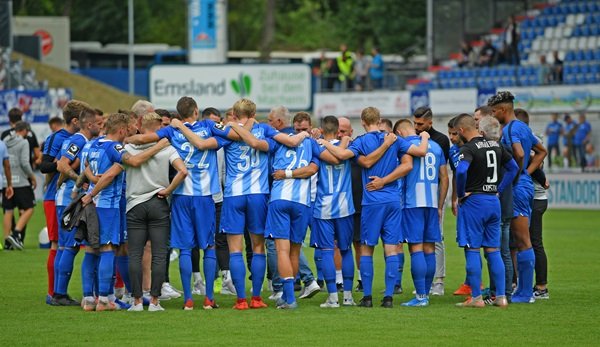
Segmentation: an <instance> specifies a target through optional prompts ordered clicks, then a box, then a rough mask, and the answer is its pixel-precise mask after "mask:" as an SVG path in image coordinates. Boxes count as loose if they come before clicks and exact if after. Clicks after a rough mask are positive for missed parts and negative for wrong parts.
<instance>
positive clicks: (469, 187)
mask: <svg viewBox="0 0 600 347" xmlns="http://www.w3.org/2000/svg"><path fill="white" fill-rule="evenodd" d="M455 128H457V129H458V131H459V134H460V136H461V138H462V140H463V142H464V143H465V144H464V145H463V146H462V147H461V148H460V157H459V158H460V161H459V163H458V166H457V168H456V187H457V196H458V199H459V203H460V205H459V212H458V221H457V225H458V227H457V237H456V238H457V241H458V245H459V247H462V248H464V251H465V258H466V270H467V282H468V284H469V286H470V287H471V291H472V297H469V298H468V299H467V300H466V301H465V302H463V303H459V304H457V306H460V307H478V308H481V307H484V306H485V303H484V302H483V298H482V297H481V288H480V286H481V255H480V248H482V247H483V248H484V251H485V252H486V253H487V260H488V262H489V263H490V267H489V268H490V271H491V276H492V277H493V278H494V283H496V300H495V302H494V305H496V306H500V307H506V306H507V305H508V302H507V301H506V296H505V289H506V288H505V287H504V263H503V262H502V257H501V255H500V250H499V248H500V201H499V200H498V197H497V196H496V195H497V193H498V192H502V191H503V190H504V189H505V188H507V187H508V189H510V183H511V182H512V180H513V179H514V177H515V176H516V173H517V170H518V167H517V164H516V163H515V161H514V160H513V159H512V158H511V156H510V154H509V153H508V152H507V151H506V150H504V149H503V148H502V147H501V146H500V144H498V142H497V141H492V140H486V139H485V138H484V137H482V136H481V135H480V134H479V132H478V131H477V128H476V124H475V119H473V117H471V116H469V115H461V116H458V117H457V119H456V121H455ZM500 165H502V166H503V167H504V168H505V169H506V173H505V174H504V177H502V180H500V176H501V172H500ZM499 181H500V183H498V182H499Z"/></svg>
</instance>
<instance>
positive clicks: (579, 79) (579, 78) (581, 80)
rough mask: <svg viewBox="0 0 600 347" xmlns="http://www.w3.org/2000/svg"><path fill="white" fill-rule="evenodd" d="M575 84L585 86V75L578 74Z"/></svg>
mask: <svg viewBox="0 0 600 347" xmlns="http://www.w3.org/2000/svg"><path fill="white" fill-rule="evenodd" d="M575 83H577V84H583V83H585V75H584V74H582V73H578V74H576V75H575Z"/></svg>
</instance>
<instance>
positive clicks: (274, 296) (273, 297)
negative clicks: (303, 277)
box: [269, 291, 283, 301]
mask: <svg viewBox="0 0 600 347" xmlns="http://www.w3.org/2000/svg"><path fill="white" fill-rule="evenodd" d="M282 296H283V291H279V292H273V294H271V295H270V296H269V300H273V301H277V300H279V299H281V297H282Z"/></svg>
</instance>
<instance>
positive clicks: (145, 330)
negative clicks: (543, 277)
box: [0, 205, 600, 346]
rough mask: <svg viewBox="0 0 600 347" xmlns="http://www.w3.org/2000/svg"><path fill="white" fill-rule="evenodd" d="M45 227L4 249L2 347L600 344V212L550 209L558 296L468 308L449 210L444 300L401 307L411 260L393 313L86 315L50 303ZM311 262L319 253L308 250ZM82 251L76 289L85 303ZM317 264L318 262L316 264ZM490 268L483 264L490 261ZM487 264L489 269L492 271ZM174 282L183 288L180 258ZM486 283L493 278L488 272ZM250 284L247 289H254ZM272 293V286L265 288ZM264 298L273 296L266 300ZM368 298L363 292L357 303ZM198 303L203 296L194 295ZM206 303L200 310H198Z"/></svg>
mask: <svg viewBox="0 0 600 347" xmlns="http://www.w3.org/2000/svg"><path fill="white" fill-rule="evenodd" d="M43 226H44V219H43V212H42V208H41V205H38V207H37V208H36V213H35V216H34V218H33V220H32V222H31V223H30V227H29V228H28V229H29V232H28V234H27V240H26V250H25V251H23V252H17V251H2V252H0V327H2V328H1V330H2V331H3V333H2V336H1V338H0V346H1V345H3V346H15V345H56V344H61V345H80V344H83V343H87V344H92V345H149V346H154V345H174V344H188V345H210V346H219V345H302V346H315V345H318V346H321V345H347V346H351V345H372V346H376V345H419V346H428V345H484V344H485V345H542V344H545V345H557V344H561V345H564V344H567V343H568V344H571V345H599V344H600V328H599V327H598V318H599V317H600V305H599V304H598V300H597V297H596V296H597V295H598V293H600V281H599V279H600V278H599V275H598V274H599V273H600V261H599V259H598V254H599V253H598V246H599V245H600V242H599V241H600V213H598V212H597V211H563V210H552V211H548V212H547V213H546V215H545V217H544V239H545V245H546V251H547V254H548V259H549V260H548V263H549V275H548V277H549V286H548V288H549V290H550V297H551V299H550V300H538V302H536V303H535V304H533V305H510V307H509V308H508V309H506V310H501V309H498V308H493V307H486V308H485V309H482V310H474V309H460V308H456V307H454V303H456V302H459V301H461V298H459V297H453V296H452V295H451V292H452V291H453V290H454V289H455V288H456V287H457V286H458V285H459V284H460V283H461V281H462V280H463V279H464V258H463V254H462V250H461V249H459V248H457V247H456V243H455V241H454V238H455V231H454V230H455V219H454V218H453V217H452V215H451V214H449V213H448V214H446V220H445V225H444V230H445V234H446V250H447V278H446V295H445V296H443V297H432V299H431V305H430V306H429V307H425V308H406V307H400V305H399V304H400V302H403V301H407V300H408V299H410V298H411V296H412V295H411V294H410V293H411V292H412V290H413V285H412V279H411V277H410V261H409V259H410V257H408V256H407V257H406V259H407V262H406V265H405V276H404V279H403V287H404V294H402V295H399V296H395V297H394V305H395V306H394V308H393V309H390V310H386V309H383V308H380V307H378V306H376V307H374V308H373V309H364V308H357V307H341V308H339V309H321V308H320V307H319V304H320V303H322V302H323V301H324V300H325V298H326V293H320V294H318V295H316V296H315V297H313V298H312V299H307V300H299V308H298V309H297V310H294V311H280V310H276V309H274V307H273V306H274V305H272V304H271V302H269V304H271V305H270V307H269V308H268V309H265V310H248V311H243V312H238V311H235V310H233V309H231V307H232V306H233V304H234V300H235V297H233V296H222V295H219V294H217V295H216V300H217V303H218V304H219V305H220V306H221V308H220V309H218V310H212V311H204V310H202V309H196V310H195V311H191V312H189V311H182V310H181V307H182V305H183V300H182V299H177V300H170V301H163V302H162V305H163V307H165V308H166V311H165V312H157V313H150V312H147V311H146V312H142V313H133V312H98V313H96V312H83V311H82V310H81V309H79V308H77V307H50V306H48V305H46V304H44V298H45V294H46V270H45V269H46V266H45V264H46V257H47V250H41V249H38V248H37V244H38V242H37V233H38V232H39V230H40V229H41V228H42V227H43ZM305 252H306V255H307V257H308V258H309V259H312V250H311V249H310V248H305ZM81 258H82V256H81V255H78V257H77V259H76V264H75V270H74V274H73V277H72V280H71V284H70V286H69V292H70V294H71V295H72V296H73V297H75V298H77V299H79V298H81V280H80V278H81V276H80V275H81V272H80V264H81ZM310 263H311V264H312V263H313V262H312V260H311V261H310ZM484 264H485V263H484ZM383 265H384V262H383V259H382V254H381V248H378V252H377V253H376V255H375V270H376V271H375V272H376V274H375V276H376V277H375V283H374V304H375V303H377V304H378V303H379V300H380V299H381V298H382V295H381V294H380V292H381V290H382V289H383ZM484 267H485V266H484ZM170 275H171V282H172V283H173V284H174V285H175V286H176V287H178V288H180V287H181V284H180V283H181V282H180V280H179V271H178V264H177V262H176V261H175V262H172V263H171V270H170ZM484 281H485V283H487V282H488V281H487V274H484ZM249 287H250V285H248V286H247V288H249ZM265 287H266V285H265ZM263 296H264V297H265V298H266V296H268V293H266V294H264V295H263ZM360 297H361V293H355V295H354V298H355V300H357V301H358V300H359V299H360ZM195 298H196V302H197V303H200V302H201V301H200V299H201V298H200V297H195ZM197 306H198V305H197Z"/></svg>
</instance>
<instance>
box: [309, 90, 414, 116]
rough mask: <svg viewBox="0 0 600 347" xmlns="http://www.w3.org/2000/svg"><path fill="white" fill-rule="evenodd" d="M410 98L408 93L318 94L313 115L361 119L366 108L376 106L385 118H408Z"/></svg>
mask: <svg viewBox="0 0 600 347" xmlns="http://www.w3.org/2000/svg"><path fill="white" fill-rule="evenodd" d="M409 97H410V94H409V93H408V92H356V93H317V94H315V98H314V105H313V113H314V116H315V117H318V118H321V117H325V116H328V115H334V116H344V117H360V113H361V111H362V110H363V109H364V108H365V107H368V106H374V107H377V108H378V109H379V111H380V112H381V115H383V116H394V117H406V116H408V115H409V113H410V99H409Z"/></svg>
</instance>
